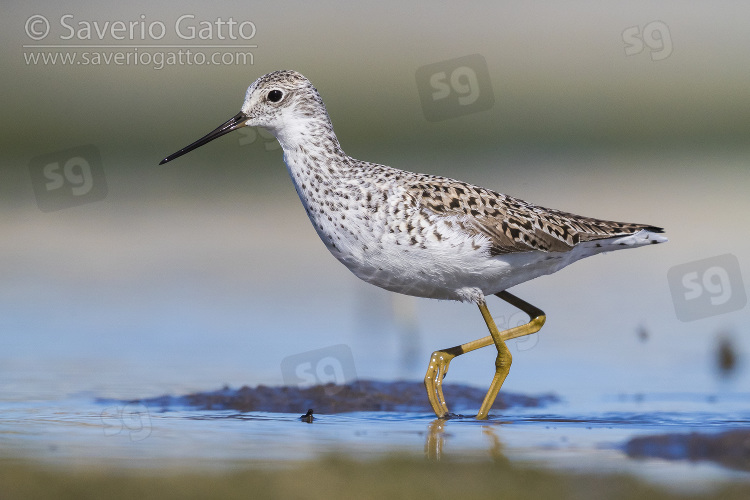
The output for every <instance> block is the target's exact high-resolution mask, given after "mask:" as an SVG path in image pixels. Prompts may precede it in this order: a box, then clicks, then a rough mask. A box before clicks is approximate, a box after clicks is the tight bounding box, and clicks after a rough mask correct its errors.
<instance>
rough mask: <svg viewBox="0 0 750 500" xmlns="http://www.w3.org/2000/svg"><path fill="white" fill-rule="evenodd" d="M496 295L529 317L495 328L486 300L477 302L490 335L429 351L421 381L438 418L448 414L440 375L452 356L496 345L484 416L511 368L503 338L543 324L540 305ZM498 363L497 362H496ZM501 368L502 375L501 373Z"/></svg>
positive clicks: (484, 403) (483, 416)
mask: <svg viewBox="0 0 750 500" xmlns="http://www.w3.org/2000/svg"><path fill="white" fill-rule="evenodd" d="M497 296H498V297H500V298H501V299H503V300H504V301H506V302H508V303H509V304H511V305H513V306H515V307H517V308H519V309H521V310H522V311H524V312H525V313H527V314H528V315H529V318H530V319H531V321H529V323H527V324H525V325H521V326H518V327H515V328H510V329H508V330H504V331H502V332H498V330H497V326H496V325H495V322H494V320H493V319H492V316H490V313H489V311H488V310H487V306H486V304H484V303H481V304H479V310H480V311H481V313H482V316H483V317H484V320H485V322H486V323H487V328H488V329H489V330H490V335H488V336H487V337H483V338H481V339H479V340H473V341H471V342H467V343H466V344H461V345H459V346H456V347H451V348H450V349H443V350H440V351H435V352H433V353H432V356H431V358H430V365H429V367H428V368H427V374H426V375H425V377H424V385H425V387H426V388H427V398H428V399H429V400H430V405H431V406H432V409H433V411H434V412H435V415H437V416H438V418H445V417H446V416H448V406H447V405H446V403H445V397H444V396H443V378H444V377H445V375H446V374H447V373H448V365H450V362H451V360H452V359H453V358H455V357H456V356H460V355H461V354H465V353H467V352H471V351H473V350H475V349H479V348H481V347H486V346H488V345H491V344H492V343H493V342H494V343H495V345H496V346H497V349H498V359H497V361H496V363H495V365H496V370H495V378H494V379H493V381H492V384H491V385H490V390H489V391H488V392H487V396H485V398H484V402H483V403H482V407H481V409H480V410H479V414H478V415H477V418H478V419H483V418H487V412H488V411H489V408H490V407H491V406H492V403H494V401H495V398H496V397H497V393H498V391H499V390H500V387H501V386H502V385H503V381H505V377H506V376H507V375H508V370H509V369H510V360H511V356H510V351H509V350H508V348H507V346H506V345H505V342H504V341H505V340H510V339H514V338H517V337H521V336H523V335H529V334H531V333H535V332H537V331H539V329H540V328H541V327H542V325H543V324H544V320H545V316H544V312H542V310H541V309H537V308H536V307H534V306H532V305H531V304H529V303H527V302H524V301H523V300H521V299H519V298H518V297H516V296H515V295H512V294H510V293H508V292H500V293H498V294H497ZM498 363H500V365H499V366H498ZM506 365H507V366H506ZM503 371H504V375H502V376H501V373H502V372H503Z"/></svg>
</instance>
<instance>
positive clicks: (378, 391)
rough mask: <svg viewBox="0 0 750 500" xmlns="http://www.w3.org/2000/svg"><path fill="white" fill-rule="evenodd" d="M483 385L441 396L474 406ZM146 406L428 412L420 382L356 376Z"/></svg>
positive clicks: (541, 400)
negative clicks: (357, 378) (340, 382)
mask: <svg viewBox="0 0 750 500" xmlns="http://www.w3.org/2000/svg"><path fill="white" fill-rule="evenodd" d="M485 392H486V390H484V389H478V388H476V387H471V386H467V385H460V384H446V385H443V393H444V394H445V399H446V401H447V402H448V405H449V407H450V409H451V410H452V411H464V410H469V411H471V410H474V411H476V409H478V408H479V406H480V405H481V403H482V400H483V399H484V395H485ZM558 401H559V398H558V397H557V396H555V395H553V394H545V395H541V396H527V395H523V394H513V393H508V392H501V393H500V394H499V395H498V397H497V400H496V401H495V404H494V405H493V406H492V407H493V408H494V409H499V410H501V409H505V408H511V407H534V408H537V407H543V406H546V405H548V404H550V403H556V402H558ZM141 402H142V403H144V404H146V405H148V406H149V407H160V408H162V409H168V408H169V407H172V406H182V407H184V406H188V407H192V408H196V409H200V410H236V411H241V412H250V411H264V412H275V413H276V412H277V413H298V412H299V411H304V409H305V408H314V409H315V413H316V414H321V413H323V414H326V413H327V414H332V413H344V412H354V411H393V412H431V411H432V409H431V407H430V405H429V402H428V400H427V393H426V392H425V388H424V385H423V383H422V382H403V381H400V382H378V381H372V380H360V381H357V382H353V383H351V384H346V385H334V384H327V385H316V386H313V387H308V388H298V387H290V386H281V387H268V386H265V385H259V386H257V387H247V386H245V387H242V388H240V389H231V388H229V387H224V388H223V389H220V390H218V391H210V392H198V393H195V394H188V395H186V396H161V397H158V398H153V399H147V400H142V401H141Z"/></svg>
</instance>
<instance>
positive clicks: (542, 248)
mask: <svg viewBox="0 0 750 500" xmlns="http://www.w3.org/2000/svg"><path fill="white" fill-rule="evenodd" d="M246 126H251V127H264V128H266V129H267V130H268V131H270V132H271V133H272V134H273V135H274V136H275V137H276V139H278V141H279V143H280V144H281V147H282V148H283V150H284V161H285V162H286V164H287V167H288V170H289V173H290V175H291V177H292V181H293V183H294V186H295V188H296V190H297V193H298V194H299V197H300V200H301V201H302V205H303V206H304V208H305V210H306V211H307V215H308V217H309V218H310V221H311V222H312V224H313V226H314V227H315V230H316V231H317V232H318V235H319V236H320V238H321V239H322V240H323V243H325V245H326V247H327V248H328V250H329V251H330V252H331V253H332V254H333V255H334V256H335V257H336V258H337V259H338V260H339V261H341V262H342V263H343V264H344V265H345V266H346V267H347V268H349V270H351V271H352V272H353V273H354V274H355V275H357V276H358V277H359V278H361V279H363V280H364V281H366V282H368V283H371V284H373V285H377V286H379V287H381V288H385V289H386V290H390V291H393V292H399V293H403V294H406V295H414V296H417V297H427V298H434V299H447V300H459V301H463V302H474V303H475V304H477V305H478V306H479V310H480V312H481V314H482V317H483V318H484V320H485V322H486V324H487V328H488V329H489V332H490V335H489V336H487V337H484V338H482V339H480V340H475V341H473V342H468V343H466V344H463V345H460V346H457V347H453V348H450V349H444V350H441V351H436V352H434V353H433V355H432V357H431V360H430V364H429V368H428V371H427V374H426V375H425V379H424V380H425V386H426V388H427V396H428V398H429V400H430V404H431V405H432V408H433V410H434V411H435V413H436V414H437V415H438V417H446V416H448V415H449V413H448V406H447V405H446V403H445V397H444V396H443V390H442V382H443V377H444V376H445V374H446V373H447V371H448V365H449V363H450V361H451V360H452V359H453V358H454V357H456V356H459V355H461V354H464V353H466V352H469V351H473V350H475V349H478V348H480V347H485V346H489V345H493V344H494V345H495V347H496V349H497V352H498V354H497V359H496V361H495V376H494V378H493V380H492V383H491V384H490V388H489V390H488V391H487V395H486V397H485V399H484V401H483V403H482V405H481V408H480V409H479V413H478V414H477V418H479V419H484V418H487V415H488V412H489V409H490V407H491V406H492V403H493V402H494V401H495V398H496V396H497V393H498V391H499V390H500V387H501V386H502V385H503V382H504V381H505V378H506V376H507V375H508V371H509V370H510V364H511V354H510V350H509V349H508V347H507V346H506V345H505V341H506V340H509V339H512V338H517V337H521V336H524V335H529V334H532V333H535V332H537V331H538V330H539V329H540V328H541V327H542V325H543V324H544V321H545V315H544V313H543V312H542V311H541V310H540V309H538V308H536V307H534V306H532V305H531V304H529V303H527V302H525V301H523V300H521V299H519V298H518V297H516V296H514V295H512V294H510V293H509V292H507V289H508V288H510V287H512V286H515V285H518V284H520V283H523V282H525V281H528V280H531V279H534V278H536V277H538V276H542V275H545V274H551V273H554V272H556V271H559V270H560V269H562V268H563V267H565V266H567V265H569V264H572V263H573V262H575V261H577V260H580V259H582V258H584V257H589V256H591V255H596V254H599V253H602V252H607V251H611V250H619V249H624V248H634V247H638V246H643V245H650V244H653V243H661V242H663V241H666V238H664V237H663V236H660V235H659V234H658V233H661V232H662V230H661V228H658V227H655V226H650V225H647V224H632V223H626V222H612V221H606V220H601V219H593V218H590V217H581V216H578V215H574V214H571V213H567V212H563V211H560V210H553V209H548V208H543V207H540V206H537V205H533V204H531V203H527V202H525V201H523V200H520V199H518V198H513V197H511V196H506V195H504V194H500V193H498V192H496V191H492V190H490V189H486V188H483V187H479V186H475V185H472V184H468V183H466V182H461V181H457V180H454V179H449V178H445V177H439V176H435V175H424V174H417V173H413V172H407V171H404V170H397V169H395V168H391V167H387V166H384V165H378V164H375V163H369V162H364V161H360V160H356V159H354V158H352V157H350V156H348V155H346V154H345V153H344V151H343V149H341V145H340V144H339V141H338V139H337V138H336V135H335V134H334V132H333V125H332V124H331V120H330V118H329V117H328V112H327V111H326V108H325V105H324V104H323V100H322V99H321V97H320V94H319V93H318V91H317V90H316V89H315V87H313V85H312V83H310V81H309V80H308V79H307V78H305V77H304V76H302V75H301V74H299V73H297V72H295V71H275V72H273V73H269V74H267V75H264V76H262V77H261V78H259V79H258V80H256V81H255V82H254V83H253V84H252V85H250V87H249V88H248V89H247V94H246V96H245V102H244V104H243V105H242V110H241V111H240V112H239V113H237V114H236V115H235V116H234V117H232V118H231V119H229V120H227V122H225V123H224V124H222V125H221V126H219V127H218V128H216V129H215V130H214V131H212V132H211V133H209V134H208V135H206V136H204V137H203V138H201V139H199V140H198V141H196V142H194V143H192V144H190V145H189V146H187V147H185V148H183V149H181V150H180V151H178V152H176V153H174V154H172V155H170V156H168V157H166V158H165V159H164V160H162V162H161V163H166V162H168V161H171V160H173V159H175V158H177V157H179V156H181V155H183V154H185V153H187V152H189V151H192V150H193V149H195V148H198V147H200V146H202V145H204V144H206V143H208V142H210V141H212V140H214V139H216V138H217V137H220V136H222V135H224V134H226V133H228V132H231V131H232V130H236V129H238V128H241V127H246ZM576 194H582V195H583V196H585V194H586V193H585V192H584V193H576ZM265 236H266V237H267V238H268V244H270V245H273V244H274V240H273V235H272V234H269V235H265ZM488 295H496V296H497V297H499V298H501V299H502V300H504V301H506V302H508V303H510V304H512V305H513V306H515V307H517V308H519V309H521V310H522V311H524V312H525V313H527V314H528V315H529V319H530V321H529V322H528V323H526V324H524V325H521V326H518V327H515V328H510V329H508V330H505V331H503V332H501V331H499V330H498V328H497V326H496V325H495V322H494V320H493V319H492V316H491V315H490V313H489V310H488V309H487V304H486V302H485V298H486V297H487V296H488ZM373 355H374V356H378V355H379V353H373Z"/></svg>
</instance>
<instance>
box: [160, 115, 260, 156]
mask: <svg viewBox="0 0 750 500" xmlns="http://www.w3.org/2000/svg"><path fill="white" fill-rule="evenodd" d="M246 121H247V115H246V114H245V113H242V112H239V113H237V114H236V115H234V116H233V117H232V118H230V119H229V120H227V121H225V122H224V123H222V124H221V125H219V126H218V127H216V129H215V130H213V131H212V132H209V133H208V134H206V135H205V136H203V137H201V138H200V139H198V140H197V141H195V142H194V143H192V144H191V145H190V146H185V147H184V148H182V149H181V150H179V151H177V152H176V153H172V154H171V155H169V156H167V157H166V158H164V159H163V160H162V161H160V162H159V165H164V164H165V163H167V162H168V161H172V160H174V159H175V158H179V157H180V156H182V155H184V154H186V153H189V152H191V151H192V150H194V149H197V148H199V147H201V146H203V145H204V144H208V143H209V142H211V141H213V140H214V139H216V138H218V137H221V136H222V135H224V134H228V133H229V132H231V131H232V130H237V129H238V128H242V127H244V126H245V122H246Z"/></svg>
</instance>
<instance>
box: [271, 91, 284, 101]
mask: <svg viewBox="0 0 750 500" xmlns="http://www.w3.org/2000/svg"><path fill="white" fill-rule="evenodd" d="M283 95H284V94H282V93H281V91H280V90H272V91H270V92H269V93H268V100H269V101H271V102H279V101H280V100H281V98H282V97H283Z"/></svg>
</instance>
